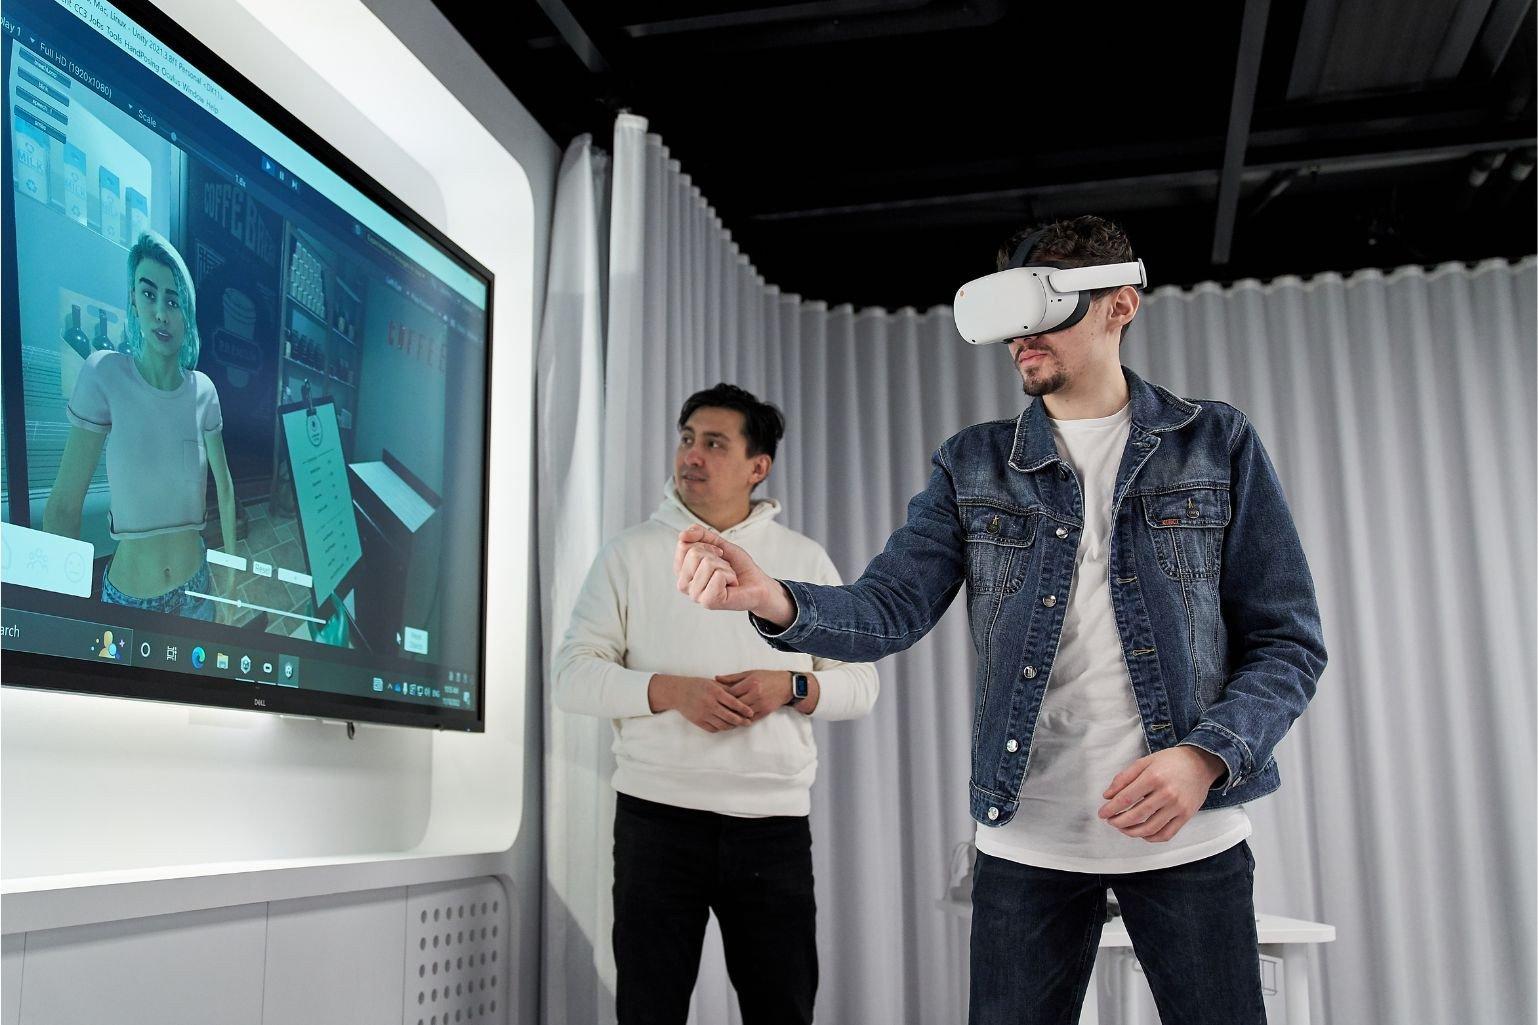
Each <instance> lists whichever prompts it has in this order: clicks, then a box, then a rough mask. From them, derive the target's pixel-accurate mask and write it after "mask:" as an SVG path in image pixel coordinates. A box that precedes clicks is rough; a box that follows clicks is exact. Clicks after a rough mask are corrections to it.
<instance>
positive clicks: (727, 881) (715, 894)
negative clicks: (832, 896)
mask: <svg viewBox="0 0 1538 1025" xmlns="http://www.w3.org/2000/svg"><path fill="white" fill-rule="evenodd" d="M712 911H714V912H715V914H716V920H717V921H718V922H719V923H720V924H721V942H722V946H723V947H725V950H726V973H727V975H728V976H730V978H731V980H732V986H733V988H734V989H736V991H737V1002H738V1004H739V1005H740V1006H741V1008H742V1020H743V1023H744V1025H789V1023H794V1025H806V1023H810V1022H811V1020H812V1004H813V1002H814V1001H815V1000H816V997H817V930H816V918H817V905H816V902H815V901H814V900H813V897H812V831H811V825H810V823H809V822H808V820H807V819H806V817H804V816H774V817H771V818H762V819H743V818H734V817H732V816H730V815H717V814H716V813H714V812H708V811H695V810H694V809H691V808H675V807H673V806H671V805H666V804H656V803H654V802H652V801H643V800H641V799H639V798H636V797H631V796H630V795H628V794H620V795H619V802H618V806H617V807H616V809H615V814H614V962H615V966H616V967H617V968H618V971H619V985H618V993H617V994H616V998H615V999H616V1007H617V1010H618V1012H619V1022H620V1025H679V1023H682V1022H683V1021H684V1019H685V1018H687V1017H688V1014H689V998H690V995H691V994H692V993H693V992H694V980H695V977H696V976H697V975H698V974H699V968H700V949H701V947H703V946H704V943H705V925H706V922H707V921H708V919H709V914H710V912H712Z"/></svg>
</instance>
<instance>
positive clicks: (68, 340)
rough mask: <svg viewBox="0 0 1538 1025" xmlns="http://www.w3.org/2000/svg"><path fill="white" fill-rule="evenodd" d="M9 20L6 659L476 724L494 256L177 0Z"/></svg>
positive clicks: (40, 667) (377, 715) (370, 713)
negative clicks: (225, 46)
mask: <svg viewBox="0 0 1538 1025" xmlns="http://www.w3.org/2000/svg"><path fill="white" fill-rule="evenodd" d="M0 20H3V28H4V33H3V37H0V42H3V86H0V87H3V95H4V123H5V129H4V168H3V182H4V185H5V187H6V189H7V192H6V195H5V202H4V204H3V254H0V255H3V268H0V269H3V283H0V288H3V293H0V318H3V320H0V331H3V337H0V343H3V344H0V371H3V373H0V419H3V433H4V439H3V440H4V445H3V450H0V460H3V461H0V505H3V510H0V512H3V521H4V522H3V526H0V548H3V553H0V554H3V575H0V579H3V585H4V586H3V589H0V606H3V629H0V633H3V638H0V646H3V662H4V665H3V676H4V683H5V684H6V685H10V686H23V687H36V688H49V689H57V690H66V691H77V692H85V693H92V694H107V695H118V696H124V697H135V698H148V699H158V700H170V701H181V702H192V703H198V704H212V705H223V706H231V707H244V708H260V709H267V710H270V711H275V712H287V713H294V714H301V715H313V716H321V717H326V718H336V719H346V720H349V721H352V720H359V721H372V722H386V723H398V724H405V725H418V726H436V727H442V728H446V729H458V730H480V729H482V728H483V726H484V709H483V697H484V688H483V679H484V660H483V640H484V638H485V632H486V631H485V608H486V603H485V596H486V572H485V565H486V560H485V554H486V537H487V507H486V494H487V445H488V422H487V409H488V385H489V380H490V376H489V375H490V365H489V351H488V339H489V328H490V322H491V321H490V316H491V275H490V274H489V273H488V272H487V271H486V270H485V268H483V267H482V266H480V265H479V264H478V263H476V262H475V261H474V260H472V259H471V258H470V257H469V256H467V255H466V254H465V253H463V252H462V251H460V250H459V249H458V248H457V247H456V246H454V245H453V244H452V243H451V242H449V241H448V240H447V239H445V238H444V237H443V236H441V235H440V234H439V233H438V232H437V231H435V230H434V229H433V228H432V227H431V226H429V225H428V224H427V223H426V222H425V221H424V220H423V219H422V218H421V217H420V216H418V215H416V214H415V213H413V212H412V211H411V210H410V209H409V208H407V207H406V206H405V205H404V204H403V203H401V202H400V201H399V200H397V199H396V198H394V197H393V196H392V195H390V194H389V193H387V192H386V191H385V190H384V189H383V188H382V187H381V186H380V185H378V184H377V183H376V182H374V181H373V180H372V179H370V178H369V177H368V176H367V175H365V174H364V173H363V172H361V171H360V170H359V169H358V168H357V167H356V166H354V165H353V164H352V163H351V162H350V161H348V160H347V159H346V158H344V157H343V156H342V155H341V154H340V153H338V152H337V151H336V150H334V149H333V148H332V147H331V146H329V145H328V144H327V143H326V142H325V141H324V140H322V139H321V138H320V137H319V136H318V135H316V134H315V133H313V132H311V131H310V130H309V129H307V128H306V127H305V126H304V125H302V124H301V123H300V122H299V121H298V120H297V119H296V118H295V117H293V116H292V115H291V114H289V113H287V112H286V111H284V110H283V109H282V108H280V107H278V106H277V105H276V104H275V103H274V102H273V101H272V100H271V99H270V98H268V97H267V96H266V95H265V94H263V93H262V92H261V91H260V90H258V89H257V88H256V87H255V86H254V85H252V84H251V83H250V82H248V81H247V80H245V79H244V78H242V77H241V76H239V75H238V74H236V73H235V72H234V71H233V70H232V69H231V68H230V67H229V66H228V65H226V64H224V63H223V62H222V61H220V60H219V59H218V58H217V57H215V56H214V55H213V54H212V53H210V52H209V51H208V50H207V49H206V48H204V47H202V46H201V45H200V44H198V43H197V42H196V41H195V40H193V39H192V38H191V37H190V36H189V35H188V34H187V33H186V32H185V31H183V30H181V29H180V28H179V27H177V26H176V25H175V24H173V23H171V22H170V21H169V20H168V19H167V18H165V16H164V15H162V14H161V13H160V12H159V11H157V10H156V9H154V8H152V7H149V6H147V5H142V4H140V3H138V2H136V0H125V2H123V3H120V4H119V5H117V6H114V5H112V4H109V3H106V2H104V0H61V2H60V0H6V4H5V11H4V15H3V19H0Z"/></svg>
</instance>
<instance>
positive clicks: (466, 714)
mask: <svg viewBox="0 0 1538 1025" xmlns="http://www.w3.org/2000/svg"><path fill="white" fill-rule="evenodd" d="M37 2H41V3H49V2H52V0H37ZM110 2H111V3H112V5H113V6H114V7H116V8H118V10H120V11H122V12H123V14H125V15H126V16H127V17H129V18H130V19H132V20H133V21H134V22H136V23H137V24H138V25H139V26H140V27H141V28H143V29H144V30H145V31H146V32H148V33H149V34H151V35H153V36H155V37H156V38H158V39H159V40H160V42H162V43H164V44H165V45H166V46H167V47H169V48H170V49H171V50H173V51H174V52H175V53H177V54H178V55H179V56H181V57H182V58H183V59H184V60H186V61H187V62H188V63H189V64H190V65H192V66H193V68H194V69H195V70H197V71H198V72H199V73H200V74H202V75H204V76H205V77H206V78H208V79H210V80H211V81H213V82H214V83H216V84H217V85H219V86H220V87H221V88H223V89H224V90H226V91H227V92H228V93H229V94H230V95H231V96H233V97H234V98H235V99H236V100H238V101H240V102H241V103H243V104H245V105H246V106H247V107H248V108H250V110H251V111H252V112H253V113H255V114H256V115H258V116H259V117H261V118H262V119H263V120H265V121H267V122H268V124H270V125H272V127H273V128H274V129H276V130H277V131H279V132H280V133H282V134H283V135H285V136H287V137H288V138H289V139H290V140H291V141H292V142H294V143H295V144H296V145H298V146H299V147H301V148H302V149H304V150H305V151H306V152H308V153H309V154H310V155H311V156H313V157H314V158H315V159H316V160H318V161H320V162H321V163H322V164H324V165H325V166H326V167H327V168H328V169H329V170H331V171H332V172H334V173H335V174H336V175H337V177H339V178H341V179H342V180H343V181H344V182H346V183H347V184H349V185H351V186H352V187H354V188H356V189H357V190H358V191H359V192H361V193H362V194H363V195H364V197H365V198H367V199H369V200H371V201H372V202H374V203H376V204H378V205H379V206H380V207H381V208H382V209H383V210H385V211H386V212H387V213H389V214H390V215H391V216H392V217H395V218H397V219H398V220H400V221H401V222H402V223H404V224H405V225H407V226H408V227H410V228H412V229H413V230H415V231H417V232H419V233H420V234H421V235H422V236H424V237H425V238H426V239H427V240H428V241H429V242H431V243H433V244H434V245H436V246H437V247H438V248H440V249H441V250H443V251H444V252H445V253H446V254H447V255H448V256H449V257H451V258H452V259H454V260H455V261H457V262H459V263H460V264H461V265H463V266H464V267H465V268H466V269H467V270H469V271H470V272H471V273H472V274H474V275H475V276H476V277H478V278H480V279H481V280H482V281H484V283H485V285H486V307H485V325H486V336H485V374H484V381H483V395H482V410H483V415H482V420H481V437H482V447H481V523H482V529H481V567H482V572H481V577H480V595H479V603H478V611H479V616H480V645H479V650H478V651H477V652H476V653H475V665H476V678H475V708H474V709H473V710H471V709H455V708H447V707H441V706H433V705H426V704H422V705H417V704H410V703H404V702H393V701H384V700H379V699H373V698H365V697H352V696H348V695H345V694H339V693H332V692H327V691H323V690H305V689H302V688H300V689H295V688H292V687H280V686H272V685H265V684H244V683H235V682H233V681H229V680H223V679H214V678H209V677H204V676H199V675H198V674H195V673H188V672H180V671H167V670H162V669H150V668H147V667H142V666H132V665H115V664H112V663H109V662H88V661H85V660H76V659H70V658H66V657H63V656H58V655H46V654H39V653H36V652H28V651H16V650H13V649H9V648H7V649H5V650H4V667H3V671H0V684H3V686H5V687H16V688H22V689H41V690H49V691H60V692H67V693H76V694H87V695H96V696H105V697H118V698H131V699H140V700H148V701H161V702H171V703H176V704H187V705H198V706H209V707H219V708H240V709H248V710H255V711H261V712H271V713H278V714H282V715H290V716H302V717H307V718H319V719H331V720H340V721H347V722H350V723H355V722H361V723H373V724H379V725H389V726H409V727H421V728H429V729H442V730H453V731H456V732H468V733H483V732H485V730H486V665H487V657H486V647H487V636H488V629H489V624H488V621H487V607H488V591H489V585H490V573H489V571H488V570H487V567H488V566H489V565H490V563H489V558H488V556H489V551H490V544H491V408H492V407H491V395H492V379H493V377H492V375H493V353H492V348H493V346H492V330H493V324H494V323H495V317H494V312H493V311H494V295H495V276H494V275H493V274H492V273H491V271H490V270H488V269H487V268H486V267H485V266H484V265H483V264H482V263H481V262H480V261H479V260H477V259H475V258H474V257H473V256H471V255H470V254H469V253H467V252H466V251H465V250H464V249H463V248H461V247H460V246H459V245H458V244H457V243H455V242H454V241H453V240H452V239H450V238H449V237H448V236H446V235H445V234H443V232H441V231H439V230H438V229H437V228H436V227H435V226H434V225H433V224H431V223H430V222H429V221H428V220H427V219H426V218H425V217H423V216H422V215H420V214H419V213H417V211H416V210H415V209H413V208H412V207H411V206H409V205H408V204H406V203H405V202H404V201H403V200H401V199H400V198H399V197H397V196H396V195H395V194H394V193H393V192H391V191H390V190H389V189H387V188H385V187H384V186H383V185H382V184H380V183H379V182H378V181H377V180H375V179H374V178H373V177H372V176H371V175H369V174H368V173H367V172H366V171H364V170H363V169H362V168H360V167H359V166H358V165H357V164H355V163H354V162H353V161H352V160H351V159H350V158H348V157H347V156H346V155H345V154H343V153H342V152H341V151H340V150H338V149H337V148H336V147H334V146H332V145H331V144H330V143H329V142H327V141H326V140H325V139H324V138H322V137H321V136H320V135H319V133H317V132H315V131H313V130H311V129H310V128H309V127H308V126H307V125H305V124H304V122H303V121H301V120H300V119H299V118H298V117H297V116H296V115H295V114H293V113H291V112H290V111H289V110H288V109H287V108H286V107H283V106H282V105H281V104H279V103H278V102H277V101H276V100H274V99H273V98H272V97H271V96H269V95H268V94H267V93H266V92H265V91H263V90H262V89H261V88H260V87H259V86H257V85H256V84H255V83H254V82H252V81H251V80H250V79H248V78H246V77H245V76H244V75H243V74H241V73H240V72H239V71H237V70H236V69H235V68H234V67H232V66H231V65H230V64H229V63H228V62H226V61H225V60H224V59H223V58H221V57H220V56H219V55H218V54H216V53H215V52H214V51H213V50H211V49H209V48H208V47H207V46H205V45H204V44H203V43H202V42H200V41H199V40H198V39H197V38H195V37H194V36H193V35H192V34H191V33H190V32H188V31H187V30H186V29H184V28H182V27H181V25H179V24H178V23H177V22H176V21H175V20H173V19H172V18H171V17H170V16H169V15H167V14H165V13H164V12H163V11H161V10H160V9H159V8H157V7H155V6H154V5H153V4H151V3H149V2H148V0H110ZM65 13H66V14H69V15H70V16H73V17H77V18H78V15H74V13H73V12H71V11H68V10H66V11H65ZM80 29H81V31H83V32H93V31H95V30H94V29H92V28H91V26H90V25H88V24H87V23H85V22H84V21H81V22H80ZM0 41H3V42H4V43H5V44H7V45H9V44H10V43H11V42H12V41H13V40H12V37H11V36H10V35H9V34H5V35H0ZM104 43H105V45H109V46H110V45H112V43H111V42H110V40H104ZM143 70H144V74H146V75H153V74H154V72H153V71H151V70H150V69H149V68H144V69H143ZM0 88H3V89H5V90H6V95H7V97H9V83H0ZM166 88H173V87H172V86H170V85H169V84H168V83H167V84H166ZM11 156H12V146H11V143H10V140H6V143H5V146H4V167H3V168H0V174H3V178H4V182H5V183H6V187H7V188H9V187H10V185H9V183H10V182H11V180H12V170H11V166H10V165H11ZM3 207H4V209H3V211H0V214H3V217H4V228H5V234H6V235H8V236H9V237H10V238H11V239H13V240H14V239H15V237H16V230H15V219H14V212H13V207H14V204H13V203H12V202H11V200H10V198H9V197H8V198H7V200H6V201H5V203H4V204H3ZM0 248H3V250H4V252H3V260H4V267H3V269H0V272H3V275H4V286H5V289H6V290H7V291H8V292H9V294H11V295H13V296H14V295H17V294H18V288H19V283H18V276H17V267H16V258H17V254H16V251H15V246H14V245H12V246H5V247H0ZM0 330H3V331H4V332H5V334H6V335H7V336H10V337H19V334H20V318H19V313H18V311H17V309H16V303H14V302H8V303H6V304H5V307H4V309H3V310H0ZM8 348H9V347H8ZM16 351H17V352H19V349H17V350H16ZM4 369H5V373H6V375H7V376H9V375H10V374H11V373H12V372H14V371H15V370H17V369H19V368H15V367H12V366H11V360H10V359H7V360H6V365H5V368H4ZM5 434H6V438H5V443H7V444H8V443H9V439H10V436H11V434H12V432H11V431H10V430H9V428H7V430H6V432H5ZM14 504H15V503H14V500H13V502H12V505H13V507H14ZM11 589H12V585H7V590H11ZM14 589H15V590H19V591H32V593H37V594H46V593H47V592H35V591H33V589H31V588H25V587H15V588H14ZM50 597H52V596H50ZM130 611H137V610H130ZM145 615H151V614H149V613H145ZM164 623H165V626H166V627H172V626H173V625H174V617H167V618H165V619H164ZM167 632H170V631H169V630H168V631H167Z"/></svg>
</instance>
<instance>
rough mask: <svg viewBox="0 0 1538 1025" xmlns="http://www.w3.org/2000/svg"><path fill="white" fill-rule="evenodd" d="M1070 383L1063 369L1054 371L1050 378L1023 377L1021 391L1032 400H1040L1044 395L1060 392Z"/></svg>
mask: <svg viewBox="0 0 1538 1025" xmlns="http://www.w3.org/2000/svg"><path fill="white" fill-rule="evenodd" d="M1067 383H1068V375H1067V374H1065V373H1063V371H1062V368H1059V369H1057V370H1056V371H1054V372H1053V373H1052V374H1051V376H1049V377H1034V378H1033V377H1027V376H1025V375H1023V374H1022V375H1021V390H1022V391H1024V392H1025V393H1026V394H1027V395H1029V396H1030V397H1031V398H1033V399H1035V398H1040V397H1041V396H1043V395H1051V394H1052V393H1053V392H1055V391H1059V390H1061V389H1062V388H1063V386H1064V385H1066V384H1067Z"/></svg>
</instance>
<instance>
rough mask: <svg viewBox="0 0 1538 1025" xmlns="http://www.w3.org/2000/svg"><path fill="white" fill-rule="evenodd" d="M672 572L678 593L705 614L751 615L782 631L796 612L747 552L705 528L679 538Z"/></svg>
mask: <svg viewBox="0 0 1538 1025" xmlns="http://www.w3.org/2000/svg"><path fill="white" fill-rule="evenodd" d="M673 570H674V572H675V573H676V574H677V577H678V589H679V590H680V591H682V592H683V593H684V594H687V595H688V596H689V598H690V600H691V601H694V602H696V603H698V604H699V605H702V606H704V607H705V608H707V609H713V610H717V611H723V612H752V613H754V614H755V615H757V616H759V617H760V618H763V619H766V620H768V621H769V622H771V623H779V624H780V625H787V624H789V623H790V621H791V620H792V619H794V618H795V608H794V606H793V605H792V604H791V602H790V599H789V598H788V597H787V596H786V594H785V589H784V588H783V587H782V586H781V585H780V582H779V581H778V580H775V579H774V578H773V577H771V576H769V575H768V574H767V573H765V572H764V571H763V570H762V569H760V568H759V567H758V563H756V562H754V561H753V558H752V556H750V555H748V553H747V552H745V551H743V550H742V549H741V548H739V547H738V546H737V545H734V544H732V543H731V542H730V541H728V540H726V539H725V538H724V537H722V536H721V535H720V534H717V533H716V532H715V531H713V530H710V529H709V528H707V527H702V526H698V525H696V526H692V527H689V528H688V529H687V530H685V531H683V532H682V533H681V534H679V535H678V549H677V551H676V552H675V553H674V555H673Z"/></svg>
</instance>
